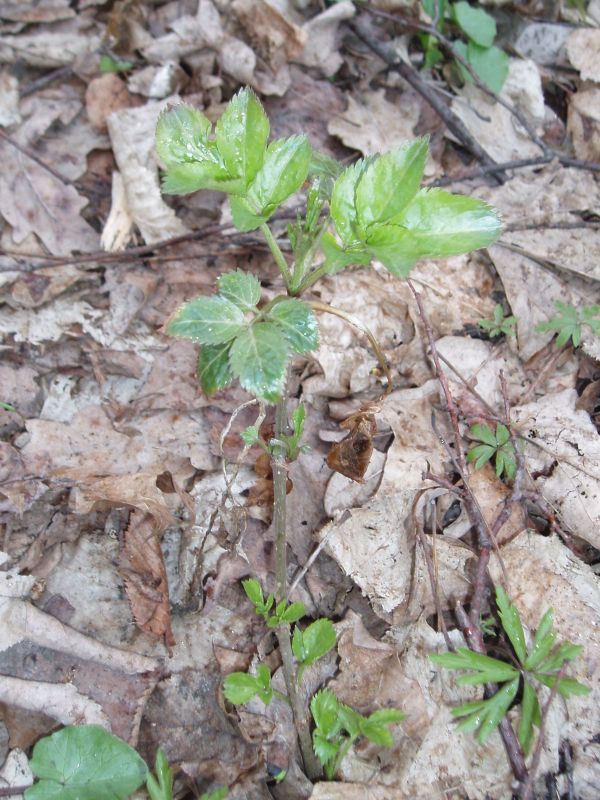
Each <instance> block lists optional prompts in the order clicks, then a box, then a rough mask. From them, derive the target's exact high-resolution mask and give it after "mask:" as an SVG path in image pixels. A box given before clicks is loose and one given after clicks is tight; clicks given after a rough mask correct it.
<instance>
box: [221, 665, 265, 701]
mask: <svg viewBox="0 0 600 800" xmlns="http://www.w3.org/2000/svg"><path fill="white" fill-rule="evenodd" d="M260 690H261V685H260V681H259V680H258V679H257V678H256V676H255V675H249V674H248V673H247V672H232V673H231V674H230V675H228V676H227V677H226V678H225V680H224V681H223V694H224V695H225V697H226V698H227V699H228V700H229V702H230V703H233V705H235V706H240V705H243V704H244V703H247V702H248V700H251V699H252V698H253V697H254V695H255V694H258V692H259V691H260Z"/></svg>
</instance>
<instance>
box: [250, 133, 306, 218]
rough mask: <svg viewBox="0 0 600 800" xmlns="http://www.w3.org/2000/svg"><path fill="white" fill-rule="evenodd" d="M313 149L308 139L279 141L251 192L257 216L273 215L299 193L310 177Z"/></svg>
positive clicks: (270, 153) (272, 143) (297, 138)
mask: <svg viewBox="0 0 600 800" xmlns="http://www.w3.org/2000/svg"><path fill="white" fill-rule="evenodd" d="M311 152H312V151H311V146H310V144H309V141H308V139H307V137H306V136H290V137H289V138H288V139H276V140H275V141H274V142H271V144H270V145H269V146H268V148H267V151H266V154H265V160H264V162H263V165H262V167H261V168H260V170H259V172H258V174H257V175H256V178H255V179H254V182H253V183H252V185H251V186H250V188H249V190H248V200H249V201H250V203H251V204H252V205H253V206H254V207H255V209H256V213H257V214H258V215H266V216H270V215H271V214H272V213H273V212H274V211H275V210H276V209H277V208H278V207H279V206H280V205H281V204H282V203H283V201H284V200H287V198H288V197H289V196H290V195H292V194H294V192H297V191H298V189H299V188H300V187H301V186H302V184H303V183H304V181H305V180H306V177H307V175H308V167H309V164H310V156H311Z"/></svg>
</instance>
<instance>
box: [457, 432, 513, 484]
mask: <svg viewBox="0 0 600 800" xmlns="http://www.w3.org/2000/svg"><path fill="white" fill-rule="evenodd" d="M469 433H470V434H471V436H472V437H473V438H474V439H477V440H479V441H480V442H482V444H478V445H476V446H475V447H472V448H471V449H470V450H469V452H468V453H467V461H468V462H469V463H471V462H473V461H474V462H475V469H481V467H482V466H483V465H484V464H485V463H487V462H488V461H490V459H492V458H494V459H495V464H496V475H497V476H498V477H499V478H500V477H501V476H502V473H504V474H505V475H506V477H507V478H509V479H510V480H512V479H513V478H514V477H515V475H516V474H517V460H516V458H515V448H514V446H513V444H512V442H511V441H510V432H509V430H508V428H507V427H506V425H502V423H501V422H499V423H498V424H497V425H496V432H495V433H494V431H493V430H492V429H491V428H489V427H488V426H487V425H480V424H477V425H473V426H472V427H471V429H470V431H469Z"/></svg>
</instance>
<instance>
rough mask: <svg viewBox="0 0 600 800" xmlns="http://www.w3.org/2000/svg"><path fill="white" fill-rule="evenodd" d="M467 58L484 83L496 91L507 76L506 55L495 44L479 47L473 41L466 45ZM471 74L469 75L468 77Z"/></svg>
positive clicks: (500, 87) (502, 84)
mask: <svg viewBox="0 0 600 800" xmlns="http://www.w3.org/2000/svg"><path fill="white" fill-rule="evenodd" d="M467 59H468V61H469V64H470V65H471V66H472V67H473V69H474V70H475V72H476V73H477V74H478V75H479V77H480V78H481V80H482V81H483V82H484V83H485V85H486V86H487V87H488V88H489V89H491V90H492V92H496V93H498V92H499V91H500V90H501V89H502V87H503V86H504V82H505V81H506V78H507V77H508V63H509V62H508V56H507V55H506V53H505V52H504V50H501V49H500V48H499V47H496V46H495V45H494V46H493V47H480V46H479V45H478V44H476V43H475V42H469V44H468V46H467ZM470 77H471V76H469V78H470Z"/></svg>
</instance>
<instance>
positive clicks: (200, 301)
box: [167, 295, 245, 344]
mask: <svg viewBox="0 0 600 800" xmlns="http://www.w3.org/2000/svg"><path fill="white" fill-rule="evenodd" d="M244 324H245V320H244V314H243V312H242V311H241V309H239V308H238V307H237V306H236V305H234V303H232V302H231V301H230V300H227V298H226V297H219V296H218V295H217V296H215V297H196V298H195V299H194V300H190V301H189V303H185V305H183V306H181V308H179V309H178V310H177V311H176V312H175V314H173V316H172V317H171V319H170V321H169V322H168V323H167V333H168V334H169V336H181V337H182V338H184V339H193V341H195V342H200V343H201V344H223V343H225V342H228V341H230V339H233V338H234V337H235V336H237V334H238V333H240V331H241V330H242V327H243V326H244Z"/></svg>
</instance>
